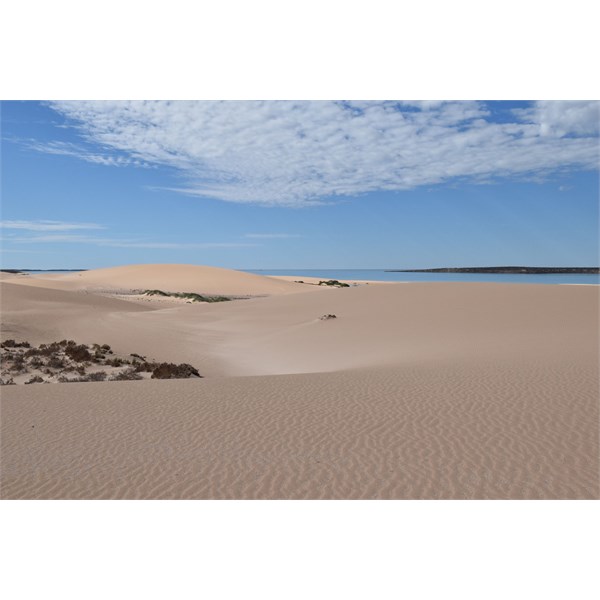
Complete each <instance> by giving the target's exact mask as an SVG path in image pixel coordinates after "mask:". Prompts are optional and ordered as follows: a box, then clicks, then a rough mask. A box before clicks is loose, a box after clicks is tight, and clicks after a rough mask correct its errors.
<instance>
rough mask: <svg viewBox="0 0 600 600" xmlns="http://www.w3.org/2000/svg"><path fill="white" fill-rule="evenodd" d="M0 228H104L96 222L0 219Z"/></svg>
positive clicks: (40, 229) (54, 229)
mask: <svg viewBox="0 0 600 600" xmlns="http://www.w3.org/2000/svg"><path fill="white" fill-rule="evenodd" d="M0 228H2V229H20V230H24V231H73V230H78V229H105V227H103V226H102V225H98V224H97V223H68V222H65V221H44V220H41V221H10V220H9V221H0Z"/></svg>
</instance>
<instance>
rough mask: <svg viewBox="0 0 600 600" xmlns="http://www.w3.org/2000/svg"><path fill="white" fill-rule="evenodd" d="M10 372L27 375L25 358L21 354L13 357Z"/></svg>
mask: <svg viewBox="0 0 600 600" xmlns="http://www.w3.org/2000/svg"><path fill="white" fill-rule="evenodd" d="M12 370H13V371H23V372H25V373H27V367H26V366H25V358H24V357H23V355H22V354H16V355H15V356H13V364H12Z"/></svg>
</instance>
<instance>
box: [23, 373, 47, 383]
mask: <svg viewBox="0 0 600 600" xmlns="http://www.w3.org/2000/svg"><path fill="white" fill-rule="evenodd" d="M29 383H44V380H43V379H42V378H41V377H40V376H39V375H36V376H35V377H32V378H31V379H30V380H29V381H26V382H25V385H27V384H29Z"/></svg>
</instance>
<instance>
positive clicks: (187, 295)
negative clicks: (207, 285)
mask: <svg viewBox="0 0 600 600" xmlns="http://www.w3.org/2000/svg"><path fill="white" fill-rule="evenodd" d="M143 294H144V295H145V296H163V297H165V298H182V299H184V300H190V301H191V302H229V301H230V300H232V298H228V297H227V296H203V295H202V294H196V293H195V292H163V290H144V292H143Z"/></svg>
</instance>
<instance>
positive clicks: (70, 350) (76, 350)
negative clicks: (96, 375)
mask: <svg viewBox="0 0 600 600" xmlns="http://www.w3.org/2000/svg"><path fill="white" fill-rule="evenodd" d="M65 354H66V355H67V356H68V357H69V358H71V359H72V360H74V361H75V362H88V361H91V360H92V355H91V354H90V351H89V350H88V349H87V346H84V345H83V344H80V345H79V346H67V347H66V348H65Z"/></svg>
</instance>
